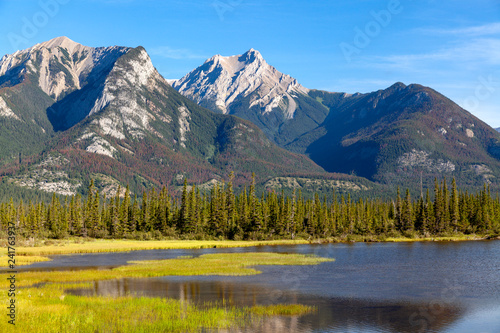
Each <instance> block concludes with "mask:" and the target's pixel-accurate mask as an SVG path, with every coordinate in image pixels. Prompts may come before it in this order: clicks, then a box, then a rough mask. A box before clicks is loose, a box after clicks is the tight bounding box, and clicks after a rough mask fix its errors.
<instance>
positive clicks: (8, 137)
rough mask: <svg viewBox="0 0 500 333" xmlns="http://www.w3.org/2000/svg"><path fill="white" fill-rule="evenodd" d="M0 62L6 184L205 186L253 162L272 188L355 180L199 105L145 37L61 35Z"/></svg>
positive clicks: (63, 188)
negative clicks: (132, 43) (104, 42)
mask: <svg viewBox="0 0 500 333" xmlns="http://www.w3.org/2000/svg"><path fill="white" fill-rule="evenodd" d="M0 69H1V72H0V73H1V75H0V87H1V89H0V110H1V111H0V125H1V127H2V131H1V132H0V140H1V141H0V142H2V145H1V146H0V154H1V155H0V158H1V159H0V160H1V162H0V165H1V166H2V167H1V168H0V177H1V176H4V177H3V179H2V182H4V183H5V184H7V183H8V184H9V186H10V185H12V184H15V185H18V186H21V187H27V188H32V189H38V190H43V191H46V192H55V193H59V194H64V195H72V194H75V193H84V192H85V188H86V187H87V186H88V184H89V180H90V178H93V179H95V180H96V184H97V186H98V187H99V188H100V189H102V190H103V192H104V193H105V194H108V195H110V194H113V193H114V192H116V191H117V190H118V188H119V186H122V187H123V186H124V185H126V184H130V186H131V190H132V191H133V192H134V193H140V191H142V190H143V189H145V188H151V187H160V186H171V187H173V188H174V189H175V188H176V186H179V185H182V183H183V179H184V178H187V179H188V180H189V182H190V183H198V184H205V185H203V186H205V187H206V188H209V187H210V186H212V185H213V184H215V183H216V182H218V181H221V180H223V179H225V178H226V177H227V175H228V174H229V173H230V171H234V172H235V176H236V179H235V184H236V185H241V184H243V183H246V184H248V182H249V181H250V178H251V173H252V172H255V173H256V176H257V181H258V182H259V183H261V184H263V183H264V182H269V181H272V180H273V179H275V181H272V182H271V183H270V184H269V187H271V188H272V187H274V188H280V186H281V188H283V187H287V186H286V184H285V185H284V184H283V182H285V183H286V182H287V181H294V180H295V179H296V177H299V178H300V177H301V178H300V179H305V180H307V179H310V177H319V178H322V179H323V182H327V183H321V182H320V183H321V184H320V183H318V184H317V185H318V186H324V185H325V184H326V185H327V186H331V187H333V188H345V189H349V188H352V187H353V186H357V185H356V184H357V183H356V182H357V181H358V180H359V179H357V178H354V177H346V176H342V175H332V174H330V175H329V174H326V173H325V172H324V170H323V169H322V168H321V167H319V166H318V165H316V164H315V163H314V162H312V161H311V160H310V159H309V158H307V157H306V156H304V155H299V154H295V153H291V152H289V151H287V150H284V149H282V148H279V147H277V146H276V145H275V144H274V143H272V142H271V141H270V140H269V139H268V138H267V137H266V136H265V135H264V133H263V132H262V131H261V130H260V129H259V128H258V127H257V126H255V125H254V124H253V123H251V122H249V121H246V120H243V119H240V118H237V117H234V116H232V115H223V114H216V113H213V112H212V111H210V110H208V109H205V108H203V107H201V106H198V105H197V104H196V103H194V102H192V101H191V100H189V99H188V98H186V97H184V96H182V95H181V94H179V93H178V92H177V91H176V90H174V89H173V88H172V87H171V86H170V85H169V84H168V82H167V81H166V80H165V79H164V78H163V77H162V76H161V75H160V74H159V73H158V72H157V70H156V69H155V68H154V66H153V64H152V63H151V59H150V58H149V55H148V54H147V52H146V51H145V49H144V48H142V47H137V48H129V47H117V46H113V47H104V48H92V47H87V46H83V45H80V44H78V43H75V42H73V41H71V40H70V39H68V38H66V37H59V38H56V39H53V40H51V41H48V42H45V43H41V44H37V45H35V46H33V47H32V48H30V49H27V50H23V51H18V52H16V53H14V54H12V55H7V56H4V57H3V58H2V59H1V61H0ZM18 158H19V160H18ZM279 177H285V180H282V179H281V178H279ZM290 177H291V178H290ZM359 181H360V182H361V183H363V184H367V183H366V181H363V180H359ZM295 183H296V185H297V186H295V187H301V185H300V184H299V183H297V181H295ZM295 183H294V184H295ZM304 184H305V183H304ZM309 185H310V183H309ZM304 186H305V187H307V186H306V184H305V185H304ZM363 186H364V187H362V188H361V187H359V186H358V187H359V189H367V188H368V187H367V186H366V185H363ZM368 186H369V185H368Z"/></svg>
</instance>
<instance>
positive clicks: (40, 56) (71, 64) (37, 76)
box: [0, 36, 130, 101]
mask: <svg viewBox="0 0 500 333" xmlns="http://www.w3.org/2000/svg"><path fill="white" fill-rule="evenodd" d="M128 50H130V48H127V47H117V46H112V47H97V48H94V47H89V46H84V45H82V44H79V43H76V42H74V41H72V40H71V39H69V38H68V37H64V36H63V37H57V38H54V39H51V40H49V41H46V42H43V43H39V44H36V45H34V46H32V47H30V48H28V49H26V50H21V51H16V52H15V53H13V54H10V55H6V56H4V57H3V58H2V59H1V60H0V76H4V78H3V81H8V82H13V83H19V82H22V81H24V79H25V78H26V76H30V79H31V81H32V82H37V81H38V85H39V87H40V88H41V89H42V90H43V91H44V92H45V93H46V94H47V95H49V96H50V97H52V98H53V99H54V100H55V101H59V100H61V99H62V98H63V97H64V96H66V95H67V94H69V93H71V92H73V91H75V90H78V89H81V88H82V87H83V86H84V85H85V84H87V83H88V82H89V81H92V80H89V76H91V75H92V74H95V73H96V72H101V71H102V70H103V69H105V68H109V66H110V65H111V64H113V63H114V62H115V61H116V60H117V59H118V58H119V57H120V56H121V55H123V54H124V53H126V52H127V51H128Z"/></svg>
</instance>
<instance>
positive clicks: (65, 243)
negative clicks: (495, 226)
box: [0, 235, 500, 267]
mask: <svg viewBox="0 0 500 333" xmlns="http://www.w3.org/2000/svg"><path fill="white" fill-rule="evenodd" d="M499 239H500V237H498V236H497V237H492V236H479V235H457V236H435V237H422V238H408V237H387V238H377V237H376V236H347V237H343V238H327V239H314V240H305V239H299V240H271V241H230V240H203V241H199V240H123V239H118V240H115V239H90V238H89V239H83V238H71V239H66V240H45V241H44V242H47V243H49V244H43V245H40V246H19V247H17V249H16V251H17V253H16V254H17V258H18V259H20V260H19V261H20V262H22V264H21V265H23V266H24V265H26V266H28V265H30V264H32V263H35V262H41V261H51V259H50V258H48V257H47V256H53V255H72V254H73V255H74V254H92V253H111V252H130V251H144V250H182V249H206V248H237V247H253V246H256V247H260V246H280V245H302V244H311V245H314V244H337V243H344V244H354V243H414V242H468V241H487V240H499ZM2 259H7V257H6V256H3V255H0V262H1V263H0V267H3V266H5V265H6V263H7V260H2ZM3 261H5V265H4V262H3Z"/></svg>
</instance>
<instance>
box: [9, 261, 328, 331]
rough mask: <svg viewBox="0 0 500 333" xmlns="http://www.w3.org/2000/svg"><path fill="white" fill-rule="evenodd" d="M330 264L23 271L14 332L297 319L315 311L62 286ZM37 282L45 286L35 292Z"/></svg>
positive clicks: (154, 264) (192, 327) (162, 264)
mask: <svg viewBox="0 0 500 333" xmlns="http://www.w3.org/2000/svg"><path fill="white" fill-rule="evenodd" d="M332 260H333V259H325V258H319V257H314V256H308V255H300V254H279V253H226V254H206V255H202V256H200V257H198V258H178V259H167V260H154V261H138V262H132V263H131V264H130V265H127V266H121V267H118V268H115V269H110V270H95V269H92V270H82V271H76V272H68V271H60V272H22V273H19V274H17V276H16V278H17V281H16V283H17V287H18V292H17V295H16V309H17V313H16V314H17V316H16V329H17V330H19V331H22V332H197V331H200V330H202V328H204V329H217V330H220V329H227V328H230V327H238V326H242V325H246V324H248V322H249V321H252V320H260V319H261V318H262V317H263V316H275V315H288V316H297V315H301V314H304V313H307V312H310V311H313V308H310V307H307V306H303V305H298V304H281V305H271V306H254V307H251V308H237V307H234V306H221V305H217V304H202V305H198V306H196V305H193V304H190V303H186V302H181V301H178V300H172V299H162V298H146V297H141V298H135V297H118V298H111V297H99V296H93V297H83V296H72V295H65V294H64V291H65V290H66V289H72V288H82V287H84V288H89V287H91V285H92V284H91V283H90V282H87V283H85V282H78V283H71V284H67V283H63V282H70V281H95V280H103V279H114V278H123V277H149V276H165V275H200V274H204V275H207V274H211V275H215V274H217V275H249V274H258V273H259V272H258V271H257V270H255V269H253V268H249V266H254V265H315V264H319V263H321V262H325V261H332ZM7 283H8V281H7V279H4V278H2V279H1V282H0V287H1V288H6V287H7ZM39 283H46V284H44V285H42V286H41V287H39V288H36V287H33V285H35V284H39ZM23 286H24V287H23ZM19 287H21V288H19ZM7 289H8V288H7ZM7 297H8V296H7V293H2V294H1V295H0V302H2V304H8V301H9V299H8V298H7ZM12 328H13V327H12V326H11V325H10V324H8V323H7V320H2V321H0V331H2V332H7V331H9V330H11V329H12Z"/></svg>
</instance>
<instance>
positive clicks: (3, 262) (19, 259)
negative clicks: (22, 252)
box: [0, 252, 50, 268]
mask: <svg viewBox="0 0 500 333" xmlns="http://www.w3.org/2000/svg"><path fill="white" fill-rule="evenodd" d="M9 260H10V258H9V257H7V252H5V253H3V254H1V255H0V268H2V267H4V268H7V267H8V265H9ZM15 260H16V266H21V265H30V264H32V263H35V262H42V261H50V258H47V257H41V256H17V255H16V257H15Z"/></svg>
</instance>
